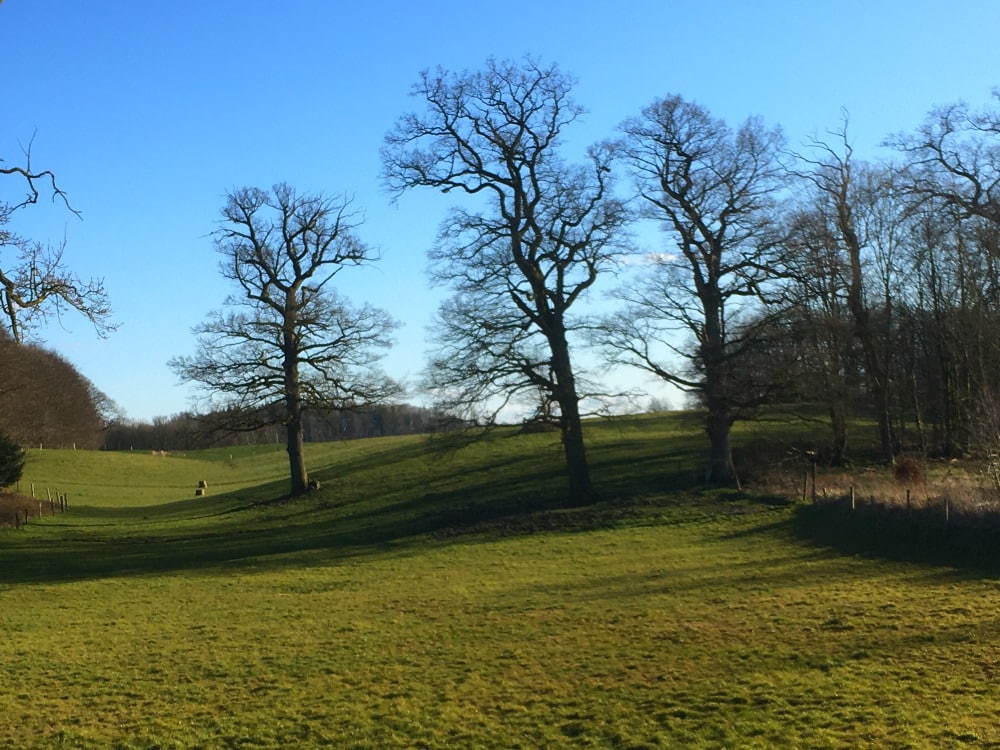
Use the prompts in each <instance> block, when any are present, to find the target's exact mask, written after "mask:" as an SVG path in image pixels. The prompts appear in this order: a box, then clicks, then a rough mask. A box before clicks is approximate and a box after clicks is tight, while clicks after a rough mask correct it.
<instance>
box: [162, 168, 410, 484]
mask: <svg viewBox="0 0 1000 750" xmlns="http://www.w3.org/2000/svg"><path fill="white" fill-rule="evenodd" d="M222 215H223V224H222V226H221V227H220V228H219V229H218V231H217V232H216V234H215V246H216V249H217V251H218V252H219V253H220V254H221V255H222V256H223V261H222V263H221V269H222V274H223V276H224V277H225V278H227V279H229V280H230V281H232V282H234V284H235V285H236V287H237V289H238V292H237V293H236V294H234V295H233V296H231V297H229V298H228V299H227V300H226V307H227V308H228V310H226V311H217V312H215V313H213V314H212V315H211V316H210V318H209V319H208V320H207V321H206V322H205V323H203V324H201V325H200V326H199V327H198V328H196V329H195V332H196V334H197V335H198V349H197V352H196V354H195V355H194V356H193V357H177V358H174V359H173V360H171V361H170V366H171V367H172V368H173V369H174V371H175V372H176V373H177V374H178V375H179V376H180V377H181V378H182V379H183V380H187V381H192V382H194V383H196V384H198V385H200V386H201V387H202V388H203V389H204V390H206V391H208V392H209V393H211V394H214V395H215V396H216V397H218V398H219V399H220V400H221V403H220V404H217V406H218V407H219V408H221V409H223V410H224V411H225V412H226V413H227V414H229V415H230V416H231V417H232V420H231V421H230V424H229V426H230V427H231V428H236V429H240V428H242V429H259V428H260V427H261V426H263V425H264V423H271V424H275V423H281V424H283V425H284V426H285V430H286V446H287V450H288V460H289V470H290V479H291V494H292V495H301V494H303V493H304V492H306V490H307V489H308V487H309V482H308V474H307V472H306V467H305V457H304V454H303V412H304V410H307V409H317V408H323V409H351V408H359V407H361V406H364V405H368V404H372V403H377V402H380V401H382V400H384V399H387V398H389V397H390V396H392V395H393V394H395V393H397V391H398V387H397V385H396V384H395V383H394V382H392V381H391V380H390V379H389V378H387V377H386V376H384V375H383V374H382V373H381V372H380V371H379V370H378V369H377V363H378V360H379V359H380V358H381V356H382V355H383V353H384V352H385V350H386V349H388V347H389V346H390V345H391V341H390V335H391V332H392V330H393V329H394V327H395V323H394V322H393V321H392V320H391V318H390V317H389V315H388V314H387V313H385V312H384V311H383V310H380V309H377V308H373V307H370V306H362V307H352V306H351V305H350V304H349V303H348V302H347V301H346V300H344V299H343V298H342V297H341V296H340V295H338V294H337V293H336V291H335V290H334V289H333V288H332V285H331V284H330V282H331V281H332V280H333V278H334V277H335V276H336V275H337V274H338V273H339V272H340V271H341V270H343V269H344V268H348V267H352V266H361V265H364V264H367V263H369V262H372V261H373V260H375V256H374V253H373V252H372V251H371V250H370V249H369V248H368V247H367V246H366V245H364V244H363V243H362V242H361V241H360V240H359V239H358V237H357V236H356V234H355V231H354V230H355V229H356V227H357V225H358V223H359V218H358V215H357V213H356V212H353V211H352V210H351V204H350V201H349V200H347V199H333V198H328V197H325V196H323V195H299V194H297V193H296V191H295V190H294V189H293V188H291V187H290V186H288V185H285V184H281V185H276V186H275V187H274V188H273V189H272V190H271V191H270V192H266V191H263V190H259V189H257V188H243V189H240V190H236V191H234V192H232V193H230V194H229V199H228V202H227V203H226V205H225V207H224V208H223V209H222ZM276 404H281V406H282V408H281V409H270V408H268V407H272V406H274V405H276Z"/></svg>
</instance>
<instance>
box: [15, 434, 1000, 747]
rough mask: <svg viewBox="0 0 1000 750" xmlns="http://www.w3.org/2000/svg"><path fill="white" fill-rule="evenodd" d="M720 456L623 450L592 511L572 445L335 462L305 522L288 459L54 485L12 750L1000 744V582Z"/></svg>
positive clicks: (18, 634)
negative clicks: (859, 525) (853, 520)
mask: <svg viewBox="0 0 1000 750" xmlns="http://www.w3.org/2000/svg"><path fill="white" fill-rule="evenodd" d="M700 440H701V436H700V432H699V427H698V424H697V423H696V422H694V421H692V420H690V419H688V418H686V417H685V416H683V415H671V416H669V417H665V416H659V417H643V418H632V419H627V420H621V421H618V422H615V423H601V424H595V425H591V430H590V448H591V453H592V457H593V461H594V466H595V469H594V473H595V477H596V479H597V482H598V485H599V487H600V489H601V491H602V493H603V498H604V499H603V500H602V501H601V502H599V503H597V504H595V505H593V506H591V507H588V508H582V509H567V508H564V507H562V497H563V482H562V477H561V473H560V471H559V468H560V466H561V463H560V461H559V457H560V446H559V444H558V437H557V436H553V435H551V434H549V435H546V434H541V435H520V434H517V433H515V432H514V431H509V432H506V433H498V434H495V435H493V436H492V437H490V438H489V439H486V440H483V441H480V442H477V443H474V444H472V445H468V446H465V447H463V448H460V449H455V450H442V449H440V446H434V447H431V446H428V444H427V443H426V442H424V441H423V440H422V439H420V438H391V439H379V440H373V441H358V442H355V443H337V444H330V445H314V446H309V461H310V464H311V466H312V467H313V469H314V473H315V475H316V476H318V477H319V479H320V480H321V481H322V483H323V488H322V490H321V491H320V492H319V493H316V494H315V495H313V496H310V497H309V498H308V499H306V500H302V501H296V502H286V501H283V500H281V495H282V493H283V492H284V490H285V483H284V478H283V477H284V475H283V464H282V462H283V460H284V455H283V453H282V452H281V451H280V450H277V449H271V448H268V449H266V450H264V449H257V452H256V453H254V452H253V450H252V449H248V450H247V451H245V452H244V451H229V450H228V449H227V450H225V451H221V452H219V451H216V452H206V453H198V454H191V455H188V456H166V457H160V456H145V455H143V456H139V455H127V454H123V455H104V454H74V453H73V452H65V453H63V452H48V451H46V452H43V453H44V455H33V459H34V460H33V462H32V464H31V468H30V478H28V481H34V482H35V484H36V487H37V486H41V485H42V484H49V483H51V484H53V485H59V487H60V489H62V490H64V491H66V488H71V489H69V490H68V491H69V494H70V496H71V499H72V498H73V497H76V498H77V499H76V501H75V502H71V509H72V510H71V512H70V513H68V514H65V515H56V516H52V517H45V518H43V519H41V521H39V522H38V523H32V524H31V525H30V526H29V527H28V528H27V529H21V530H20V531H14V530H0V632H2V633H4V635H5V637H6V642H7V644H8V648H6V649H4V650H0V675H2V680H0V717H5V720H3V721H0V747H16V748H50V747H64V748H88V749H91V748H108V747H116V748H148V749H151V748H166V747H169V748H196V747H200V748H224V747H231V748H287V747H296V748H319V747H338V748H340V747H354V748H386V747H400V748H403V747H405V748H409V747H425V748H453V747H496V748H512V747H521V748H537V747H594V748H607V747H633V748H639V747H793V746H798V747H865V746H869V747H948V746H956V747H957V746H975V747H988V746H996V745H997V744H998V743H1000V730H998V727H997V724H996V721H995V716H996V714H995V709H996V706H997V705H1000V688H998V685H997V682H996V681H995V679H994V677H995V676H996V675H995V674H994V673H995V672H997V670H998V669H1000V665H998V663H997V658H996V654H997V653H998V646H1000V626H998V623H997V619H996V617H995V612H996V610H997V608H998V605H1000V593H998V589H997V587H996V582H995V581H994V580H992V578H991V577H990V576H989V575H984V574H981V573H972V572H968V571H966V572H958V571H955V570H942V569H941V568H936V567H930V566H922V565H918V564H914V563H907V562H899V561H896V562H893V561H887V560H880V559H877V558H864V557H858V556H842V555H840V554H838V553H837V552H836V551H835V550H833V549H831V548H829V547H827V546H819V545H816V544H813V543H811V542H809V541H808V540H805V539H803V538H802V537H800V536H799V535H798V531H799V526H800V525H799V524H798V523H797V518H798V515H797V514H796V509H795V508H794V507H792V506H788V505H786V504H783V503H780V502H778V501H777V500H776V499H773V498H764V497H755V496H754V495H752V494H748V495H743V496H736V495H735V494H734V493H732V492H720V491H702V490H699V489H698V488H697V485H696V481H695V480H696V476H695V467H696V465H697V461H696V460H695V457H696V456H697V451H698V449H699V448H700ZM202 479H204V480H206V481H207V483H208V485H209V487H208V489H209V494H208V495H207V496H206V497H203V498H202V497H199V498H195V497H194V487H195V485H196V484H197V482H198V481H199V480H202ZM10 717H14V718H10ZM8 718H9V719H10V720H6V719H8Z"/></svg>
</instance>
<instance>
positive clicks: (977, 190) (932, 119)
mask: <svg viewBox="0 0 1000 750" xmlns="http://www.w3.org/2000/svg"><path fill="white" fill-rule="evenodd" d="M993 96H994V98H995V99H997V100H998V102H1000V88H997V89H994V91H993ZM887 143H888V145H890V146H893V147H895V148H896V149H897V150H899V151H901V152H902V153H903V154H904V155H905V156H906V158H907V166H908V171H907V177H908V179H909V189H910V190H911V192H913V193H915V194H916V195H918V196H920V197H921V198H924V199H925V200H931V201H934V202H937V203H939V204H943V205H945V206H949V207H952V208H957V209H958V210H959V211H960V212H962V213H963V214H965V216H967V217H979V218H981V219H984V220H986V221H989V222H991V223H993V224H1000V112H997V111H991V110H983V111H976V110H974V109H972V108H971V107H969V105H967V104H965V103H957V104H949V105H946V106H943V107H937V108H936V109H934V110H932V111H931V113H930V114H929V115H928V116H927V119H926V120H925V121H924V123H923V124H922V125H921V126H920V127H919V128H918V129H917V131H916V133H914V134H901V135H896V136H894V137H892V138H890V139H888V141H887Z"/></svg>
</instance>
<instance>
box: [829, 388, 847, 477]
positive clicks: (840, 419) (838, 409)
mask: <svg viewBox="0 0 1000 750" xmlns="http://www.w3.org/2000/svg"><path fill="white" fill-rule="evenodd" d="M830 431H831V433H832V438H833V441H832V445H831V446H830V463H831V464H833V465H834V466H841V465H843V464H844V462H845V461H847V410H846V409H845V408H844V405H843V403H840V402H836V401H835V402H833V403H831V404H830Z"/></svg>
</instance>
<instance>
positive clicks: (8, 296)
mask: <svg viewBox="0 0 1000 750" xmlns="http://www.w3.org/2000/svg"><path fill="white" fill-rule="evenodd" d="M23 151H24V166H23V167H21V166H13V167H6V166H0V175H8V176H11V177H15V178H20V179H21V181H22V184H23V185H24V186H25V187H26V189H27V192H26V193H25V195H24V196H23V198H21V199H20V200H19V201H17V202H0V312H2V313H3V315H4V317H5V318H6V321H5V327H6V328H7V330H8V331H9V332H10V335H11V336H12V337H13V339H14V340H15V341H16V342H17V343H19V344H20V343H23V342H24V341H25V339H26V338H29V337H30V333H31V331H32V330H33V329H35V328H37V327H38V326H39V325H40V324H41V323H42V322H43V321H45V320H46V319H47V318H48V317H49V316H51V315H56V316H59V315H61V313H62V312H63V311H64V310H66V309H70V310H75V311H76V312H79V313H81V314H83V316H84V317H86V318H87V320H89V321H90V322H91V323H92V324H93V325H94V328H95V329H96V330H97V333H98V334H99V335H100V336H105V335H107V334H108V333H110V332H112V331H114V330H115V329H116V328H117V326H116V325H115V324H113V323H111V306H110V304H109V301H108V295H107V292H106V291H105V289H104V281H103V279H89V280H85V279H82V278H80V277H79V276H77V275H76V274H74V273H73V272H72V271H70V270H69V269H68V268H67V266H66V264H65V261H64V254H65V250H66V241H65V240H63V241H62V242H61V243H60V244H59V245H57V246H52V245H48V244H42V243H40V242H36V241H33V240H30V239H28V238H25V237H22V236H20V235H19V234H17V233H16V232H15V231H13V230H12V229H11V227H10V225H11V221H12V219H13V218H14V216H15V214H16V213H17V211H18V210H20V209H22V208H25V207H26V206H30V205H32V204H34V203H37V202H38V199H39V197H40V196H41V193H42V191H43V190H45V191H48V192H50V193H51V195H52V200H54V201H55V200H60V201H62V202H63V203H64V204H65V205H66V207H67V208H68V209H69V210H70V211H71V212H72V213H74V214H76V215H77V216H79V212H78V211H76V209H74V208H73V207H72V206H71V205H70V204H69V201H68V199H67V197H66V194H65V193H64V192H63V190H62V189H61V188H60V187H59V185H58V184H57V183H56V178H55V174H53V173H52V172H51V171H49V170H36V169H34V168H33V167H32V165H31V144H30V142H29V144H28V146H27V147H26V148H24V149H23ZM2 164H3V162H2V161H0V165H2Z"/></svg>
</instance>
